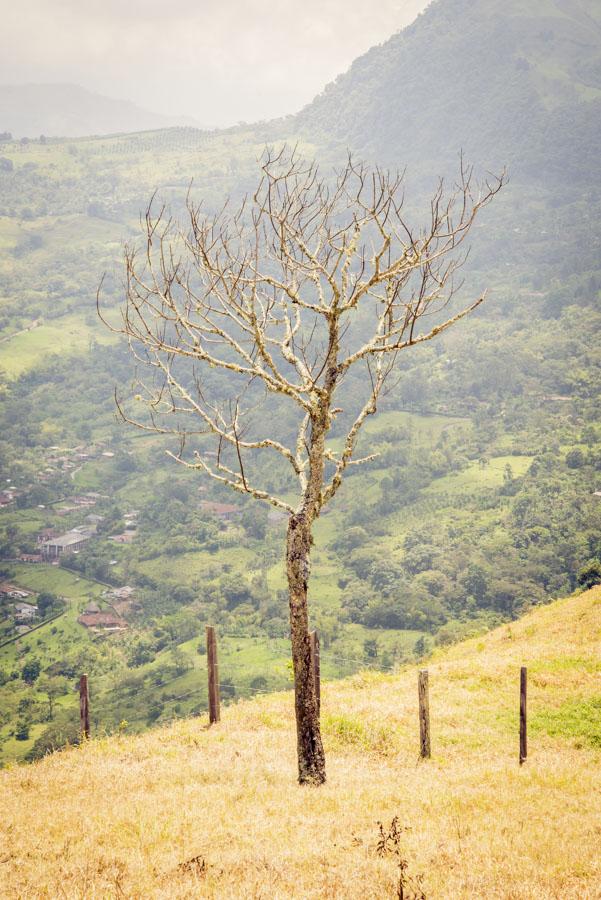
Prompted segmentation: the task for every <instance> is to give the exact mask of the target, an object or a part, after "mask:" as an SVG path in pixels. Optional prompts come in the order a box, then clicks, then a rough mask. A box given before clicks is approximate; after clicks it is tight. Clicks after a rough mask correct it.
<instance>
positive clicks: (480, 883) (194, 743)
mask: <svg viewBox="0 0 601 900" xmlns="http://www.w3.org/2000/svg"><path fill="white" fill-rule="evenodd" d="M600 651H601V589H600V588H596V589H594V590H592V591H589V592H587V593H584V594H581V595H580V596H576V597H572V598H569V599H567V600H561V601H558V602H556V603H554V604H552V605H550V606H547V607H544V608H540V609H538V610H536V611H535V612H533V613H531V614H530V615H528V616H526V617H525V618H524V619H522V620H520V621H519V622H516V623H513V624H511V625H508V626H503V627H501V628H499V629H497V630H496V631H494V632H492V633H491V634H489V635H487V636H486V637H484V638H479V639H476V640H473V641H469V642H466V643H464V644H461V645H458V646H456V647H453V648H451V649H450V650H449V651H447V652H445V653H441V654H440V655H438V656H437V657H435V658H434V659H433V660H431V661H430V663H429V665H428V668H429V671H430V708H431V718H432V750H433V753H432V759H431V760H429V761H425V762H419V761H418V729H417V710H416V705H417V702H416V701H417V688H416V680H417V672H416V669H415V668H407V669H405V670H404V671H403V672H401V673H399V674H398V675H395V676H390V677H389V676H381V675H377V676H376V675H371V674H364V675H359V676H355V677H353V678H351V679H349V680H347V681H344V682H337V683H327V684H325V685H324V688H323V721H324V732H325V737H326V751H327V763H328V776H329V780H328V783H327V785H326V786H325V787H323V788H319V789H311V788H309V789H308V788H300V787H299V786H298V785H297V784H296V783H295V754H294V736H293V722H292V717H291V697H290V695H287V694H280V695H271V696H267V697H262V698H260V699H256V700H253V701H250V702H248V701H247V702H243V703H239V704H238V705H235V706H230V707H229V708H227V709H226V710H225V711H224V712H223V716H222V722H221V723H220V724H219V725H218V726H215V727H213V728H211V729H208V728H207V723H206V720H205V719H204V718H198V719H189V720H185V721H179V722H177V723H174V724H173V725H172V726H170V727H167V728H163V729H157V730H155V731H152V732H150V733H147V734H145V735H143V736H141V737H128V736H127V735H123V736H120V737H113V738H105V739H94V740H91V741H90V742H89V743H88V744H87V745H86V746H84V747H82V748H76V749H72V750H68V751H65V752H62V753H57V754H55V755H54V756H52V757H49V758H47V759H45V760H43V761H41V762H39V763H37V764H35V765H32V766H22V767H14V768H11V769H6V770H3V771H2V772H0V798H1V799H0V805H1V810H2V812H1V816H0V885H1V888H0V895H1V896H2V897H3V898H5V897H8V898H12V897H15V898H17V897H18V898H23V900H25V898H33V897H35V898H38V897H43V898H53V900H54V898H59V897H66V898H86V900H88V898H109V897H115V898H118V897H127V898H140V900H141V898H155V897H156V898H184V897H190V898H191V897H218V898H221V897H228V898H229V897H233V898H237V897H241V898H330V897H331V898H361V900H369V898H374V900H375V898H378V900H381V898H387V897H391V898H393V897H399V896H401V895H402V896H404V898H405V900H407V898H418V897H427V898H428V900H431V898H470V900H473V898H515V900H527V898H562V900H563V898H578V900H584V898H598V897H601V683H600V681H601V652H600ZM521 665H527V666H528V671H529V715H530V735H529V737H530V740H529V757H528V761H527V763H526V764H525V765H524V766H522V767H521V768H520V767H519V766H518V684H519V667H520V666H521ZM393 820H395V824H396V836H395V835H394V834H393V835H390V834H389V839H388V840H387V841H386V842H385V846H384V847H381V848H380V850H381V852H380V853H378V839H379V837H380V833H379V825H378V823H379V822H381V823H382V825H383V828H384V832H385V833H386V834H388V833H389V832H390V830H391V824H392V822H393ZM392 830H393V831H395V829H394V828H393V829H392ZM400 881H402V882H403V888H402V894H401V891H400Z"/></svg>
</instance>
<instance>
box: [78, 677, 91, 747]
mask: <svg viewBox="0 0 601 900" xmlns="http://www.w3.org/2000/svg"><path fill="white" fill-rule="evenodd" d="M79 723H80V730H81V736H82V737H83V738H85V739H86V740H87V739H88V738H89V737H90V695H89V693H88V676H87V675H82V676H81V678H80V679H79Z"/></svg>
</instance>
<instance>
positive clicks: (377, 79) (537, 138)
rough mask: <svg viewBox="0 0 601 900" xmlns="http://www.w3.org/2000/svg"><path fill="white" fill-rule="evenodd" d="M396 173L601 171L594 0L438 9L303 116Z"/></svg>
mask: <svg viewBox="0 0 601 900" xmlns="http://www.w3.org/2000/svg"><path fill="white" fill-rule="evenodd" d="M297 124H298V127H299V129H300V130H301V131H302V132H303V133H305V134H307V133H308V134H310V135H315V136H316V138H317V139H319V140H322V141H323V139H324V136H325V135H328V137H329V142H330V143H331V144H332V145H333V147H335V148H336V149H337V150H339V148H340V147H342V148H345V147H347V146H348V147H351V148H352V149H353V150H355V151H356V152H358V153H359V154H360V155H362V156H368V157H369V158H371V159H373V160H377V161H378V162H380V163H384V164H387V165H394V166H399V167H401V168H402V167H404V166H405V165H407V166H409V168H410V170H415V169H417V170H418V171H419V172H420V173H431V172H438V173H441V172H443V171H449V169H452V168H453V166H455V165H456V159H457V154H458V152H459V150H460V149H462V150H463V151H464V153H465V155H466V157H467V159H469V160H471V161H473V162H475V163H476V164H477V165H478V166H479V167H482V168H488V169H490V170H497V169H498V168H499V167H501V166H504V165H508V166H509V167H510V169H511V173H512V176H513V177H518V178H520V179H528V180H529V181H532V180H534V181H535V182H538V181H542V182H545V183H546V184H548V185H553V184H555V183H558V185H562V186H565V185H566V184H567V183H571V182H577V183H579V184H580V187H582V186H584V185H586V184H588V185H589V186H590V187H593V185H595V184H598V179H599V175H600V174H601V159H600V154H599V144H600V140H601V7H600V6H599V4H598V3H596V2H595V0H532V2H528V3H523V2H520V0H435V2H433V3H432V4H431V5H430V6H429V7H428V8H427V10H426V11H425V12H424V13H422V14H421V15H420V16H419V17H418V18H417V20H416V21H415V22H414V24H413V25H411V26H410V27H408V28H406V29H404V30H403V31H402V32H400V33H398V34H396V35H394V36H393V37H392V38H391V39H390V40H389V41H387V42H386V43H385V44H383V45H382V46H379V47H374V48H373V49H372V50H370V51H369V52H368V53H366V54H365V55H364V56H362V57H361V58H359V59H358V60H356V62H355V63H353V65H352V67H351V68H350V70H349V71H348V72H347V73H345V74H344V75H341V76H340V77H339V78H338V79H337V80H336V81H335V82H334V83H333V84H330V85H328V87H327V88H326V89H325V90H324V92H323V93H322V94H321V95H320V96H319V97H317V98H316V99H315V100H314V101H313V103H311V104H310V105H309V106H308V107H306V108H305V109H304V110H303V111H302V112H301V113H300V115H299V116H298V117H297Z"/></svg>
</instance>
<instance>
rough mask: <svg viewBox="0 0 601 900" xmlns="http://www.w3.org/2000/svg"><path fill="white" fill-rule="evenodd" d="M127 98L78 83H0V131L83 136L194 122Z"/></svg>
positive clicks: (167, 126) (22, 134)
mask: <svg viewBox="0 0 601 900" xmlns="http://www.w3.org/2000/svg"><path fill="white" fill-rule="evenodd" d="M198 124H199V123H198V122H195V121H194V120H192V119H190V118H187V117H186V116H180V117H176V116H164V115H160V114H158V113H153V112H150V111H149V110H146V109H142V108H140V107H139V106H136V105H135V104H134V103H130V102H129V101H127V100H113V99H111V98H110V97H103V96H102V95H101V94H95V93H92V92H91V91H88V90H86V89H85V88H82V87H80V86H79V85H76V84H22V85H0V131H9V132H11V133H12V135H13V136H14V137H16V138H21V137H39V136H40V135H42V134H43V135H46V136H47V137H84V136H86V135H93V134H115V133H117V132H131V131H148V130H151V129H155V128H169V127H171V126H174V125H195V126H196V127H198Z"/></svg>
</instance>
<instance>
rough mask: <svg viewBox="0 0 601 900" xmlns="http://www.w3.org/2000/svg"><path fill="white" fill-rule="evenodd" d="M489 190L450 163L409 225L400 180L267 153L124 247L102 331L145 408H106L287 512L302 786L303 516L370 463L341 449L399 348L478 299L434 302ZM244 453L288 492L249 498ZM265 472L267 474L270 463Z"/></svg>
mask: <svg viewBox="0 0 601 900" xmlns="http://www.w3.org/2000/svg"><path fill="white" fill-rule="evenodd" d="M503 180H504V176H503V175H502V176H501V177H500V178H494V179H492V180H491V181H489V182H485V183H484V184H483V185H476V184H475V182H474V179H473V175H472V171H471V170H470V169H467V168H466V167H465V166H464V164H463V162H462V164H461V169H460V175H459V181H458V184H457V185H455V186H454V188H453V189H452V191H451V192H450V194H449V195H446V193H445V190H444V186H443V184H442V182H440V184H439V186H438V189H437V190H436V192H435V193H434V196H433V197H432V200H431V203H430V209H429V213H428V216H427V225H426V226H425V227H422V228H419V229H416V228H413V227H411V226H410V225H409V223H408V222H407V221H406V218H405V213H404V209H403V205H404V194H403V190H404V187H403V177H402V176H400V175H398V174H390V173H388V172H386V171H382V170H380V169H374V170H371V169H369V168H367V167H366V166H365V165H363V164H357V163H355V162H354V161H353V160H352V159H350V158H349V160H348V162H347V164H346V166H345V167H344V169H343V170H342V171H340V172H339V173H335V175H333V176H332V178H331V179H330V180H327V179H324V178H323V177H321V176H320V173H319V171H318V168H317V167H316V165H315V164H310V163H305V162H304V161H303V160H302V159H300V158H299V157H298V156H297V155H296V153H295V152H294V151H292V152H291V151H289V150H287V149H286V148H284V149H282V150H281V151H279V152H266V154H265V156H264V158H263V161H262V177H261V179H260V182H259V185H258V188H257V190H256V192H255V194H254V196H253V197H252V198H248V199H247V200H246V201H245V202H244V203H242V205H241V206H240V208H238V209H237V210H236V211H235V212H230V210H229V205H228V204H227V203H226V205H225V206H224V207H223V209H222V210H221V212H220V213H218V214H217V215H205V214H203V212H202V208H201V206H199V205H198V204H196V203H195V202H194V201H193V200H192V198H191V197H190V196H188V200H187V204H186V217H185V223H178V222H177V221H175V220H174V219H173V218H172V217H171V216H170V214H169V212H168V210H167V209H166V207H165V206H160V205H157V204H156V201H155V199H154V198H153V200H151V202H150V205H149V207H148V209H147V211H146V215H145V218H144V219H143V238H144V239H143V242H142V244H141V245H138V246H127V247H126V249H125V269H126V304H125V307H124V309H123V319H122V325H121V326H120V327H118V328H115V327H114V326H113V330H115V331H118V332H120V333H121V334H123V335H125V336H126V338H127V340H128V342H129V346H130V349H131V351H132V353H133V354H134V356H135V358H136V360H137V361H138V363H139V364H140V366H139V368H142V370H143V371H144V372H145V373H146V374H145V377H140V378H139V379H138V383H137V384H138V386H137V389H136V390H137V395H136V397H135V400H137V401H138V403H143V404H144V405H145V407H146V409H145V412H144V414H143V415H142V416H137V415H135V414H134V413H133V412H132V411H131V410H132V409H133V405H132V404H131V403H128V404H127V405H125V404H124V403H122V402H121V401H119V400H118V401H117V402H118V406H119V409H120V412H121V414H122V416H123V418H124V419H125V420H126V421H127V422H129V423H132V424H135V425H136V426H138V427H139V428H143V429H146V430H148V431H150V432H154V433H160V434H168V435H169V434H170V435H174V436H176V437H177V438H178V445H177V448H176V449H175V450H173V451H169V453H170V455H171V456H172V457H173V459H175V460H176V461H177V462H178V463H180V464H181V465H184V466H187V467H189V468H193V469H198V470H200V471H201V472H202V473H204V474H205V475H207V476H209V477H210V478H212V479H215V480H216V481H217V482H219V483H220V484H222V485H227V486H228V487H229V488H231V489H233V490H234V491H238V492H240V493H242V494H247V495H250V496H251V497H254V498H255V499H257V500H263V501H265V502H267V503H270V504H272V505H273V506H275V507H277V508H278V509H279V510H283V511H284V512H285V513H286V514H287V515H288V526H287V540H286V573H287V579H288V589H289V607H290V636H291V642H292V658H293V665H294V690H295V710H296V727H297V746H298V771H299V781H300V782H301V783H313V784H320V783H323V782H324V780H325V760H324V752H323V746H322V741H321V734H320V727H319V714H318V709H317V705H316V698H315V685H314V678H313V672H312V667H311V664H310V659H311V655H310V646H309V618H308V606H307V587H308V582H309V571H310V554H311V545H312V529H313V525H314V522H315V521H316V519H317V518H318V516H319V515H320V513H321V511H322V509H323V508H324V506H325V505H326V504H327V503H328V502H329V501H330V500H332V498H333V497H334V495H335V494H336V492H337V490H338V488H339V487H340V484H341V482H342V479H343V476H344V474H345V472H346V471H347V469H348V468H349V467H350V466H352V465H353V466H357V465H360V464H361V463H364V462H365V461H366V460H369V459H371V458H373V457H371V456H366V457H363V458H355V457H354V453H355V448H356V444H357V438H358V436H359V433H360V431H361V428H362V426H363V424H364V423H365V421H366V419H367V418H368V416H371V415H373V414H374V413H375V412H376V409H377V406H378V400H379V399H380V398H381V396H382V393H383V390H384V388H385V386H386V385H387V382H388V381H389V379H390V376H391V374H392V373H393V370H394V367H395V362H396V360H397V357H398V354H399V353H400V352H401V351H403V350H407V349H408V348H409V347H413V346H415V345H417V344H422V343H424V342H425V341H429V340H431V339H432V338H434V337H436V335H438V334H441V333H442V332H443V331H445V330H446V329H448V328H450V327H451V326H452V325H454V324H455V323H456V322H459V321H460V320H461V319H463V318H464V317H465V316H466V315H468V313H470V312H471V311H472V310H474V309H475V308H476V307H477V306H478V305H479V304H480V303H481V302H482V300H483V299H484V296H483V295H482V296H479V297H477V298H476V299H475V300H474V301H473V302H471V303H469V304H468V305H467V306H462V308H460V309H459V310H457V311H453V307H452V306H450V305H449V304H451V301H452V299H453V296H454V294H455V293H456V291H457V288H458V284H457V282H456V278H455V275H456V272H457V270H458V268H459V267H460V266H461V265H462V263H463V262H464V259H465V253H464V252H463V248H461V245H462V244H463V243H464V241H465V238H466V236H467V234H468V232H469V229H470V227H471V225H472V223H473V221H474V218H475V216H476V215H477V213H478V211H479V210H480V209H481V208H482V207H483V206H484V205H485V204H487V203H488V202H489V201H490V200H491V198H492V197H493V196H494V195H495V194H496V192H497V191H498V190H499V188H500V187H501V185H502V183H503ZM460 248H461V249H460ZM109 327H110V326H109ZM359 370H360V371H361V373H362V377H361V378H356V377H355V378H353V379H352V383H353V389H352V391H349V390H348V381H349V379H350V376H351V372H359ZM345 383H346V385H347V389H346V391H345V388H344V385H345ZM361 394H362V396H359V395H361ZM270 395H275V396H273V397H270ZM266 401H267V402H266ZM340 403H342V404H344V407H345V408H346V412H345V409H343V408H342V406H341V405H339V404H340ZM268 416H269V417H270V418H268ZM336 417H340V418H339V419H338V421H337V422H336V429H337V430H338V431H340V427H339V426H340V424H341V423H342V422H345V427H344V434H343V439H342V443H341V445H340V449H339V450H338V452H334V451H333V450H332V449H331V448H330V447H328V446H327V445H326V439H327V437H328V435H329V433H330V430H331V428H332V425H333V423H334V420H335V419H336ZM291 421H293V422H294V423H295V424H294V427H293V428H292V427H291V426H290V422H291ZM207 436H209V437H210V438H212V439H213V440H214V445H213V450H212V451H211V452H210V453H209V452H207V450H206V441H207ZM259 451H262V452H263V454H271V456H272V458H273V462H274V463H275V462H276V461H277V460H279V461H280V462H281V463H283V464H284V465H285V467H287V470H288V471H289V472H290V475H291V477H292V478H293V480H294V484H295V485H296V487H294V486H293V485H288V486H286V487H285V488H284V489H283V490H282V491H280V492H278V491H275V490H273V486H272V487H271V488H270V487H268V486H267V487H266V486H265V481H266V479H265V467H263V468H261V463H260V456H261V454H260V453H259ZM269 471H270V472H271V471H278V465H277V464H276V465H274V466H272V464H271V460H270V468H269ZM267 480H268V483H272V481H273V479H267ZM282 484H284V482H282Z"/></svg>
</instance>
